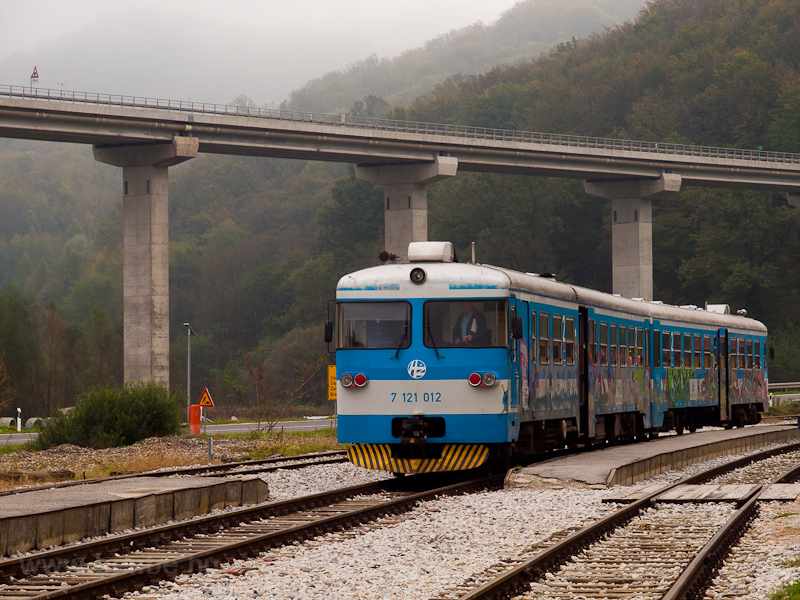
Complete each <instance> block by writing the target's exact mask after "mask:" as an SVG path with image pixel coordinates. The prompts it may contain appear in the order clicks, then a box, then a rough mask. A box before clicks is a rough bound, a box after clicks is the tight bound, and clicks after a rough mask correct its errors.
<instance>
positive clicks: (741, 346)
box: [739, 338, 747, 369]
mask: <svg viewBox="0 0 800 600" xmlns="http://www.w3.org/2000/svg"><path fill="white" fill-rule="evenodd" d="M746 360H747V355H746V354H745V353H744V338H739V368H740V369H744V368H745V366H746V362H745V361H746Z"/></svg>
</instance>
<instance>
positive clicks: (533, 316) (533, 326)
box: [531, 311, 536, 363]
mask: <svg viewBox="0 0 800 600" xmlns="http://www.w3.org/2000/svg"><path fill="white" fill-rule="evenodd" d="M531 362H532V363H535V362H536V311H532V312H531Z"/></svg>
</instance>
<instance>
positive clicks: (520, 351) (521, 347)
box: [516, 300, 531, 410]
mask: <svg viewBox="0 0 800 600" xmlns="http://www.w3.org/2000/svg"><path fill="white" fill-rule="evenodd" d="M517 315H518V316H519V317H520V318H521V319H522V337H521V338H520V339H518V340H516V344H517V349H516V355H517V356H516V361H517V371H516V377H517V384H516V388H517V394H518V395H517V398H518V403H519V404H520V405H521V406H522V409H523V410H530V407H531V399H530V386H529V382H530V376H529V374H530V371H529V369H530V365H531V359H530V353H531V348H530V347H529V346H528V340H529V339H530V320H531V314H530V311H529V310H528V303H527V302H525V301H523V300H518V301H517Z"/></svg>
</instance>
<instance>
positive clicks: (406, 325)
mask: <svg viewBox="0 0 800 600" xmlns="http://www.w3.org/2000/svg"><path fill="white" fill-rule="evenodd" d="M407 335H408V321H406V324H405V325H403V337H401V338H400V343H399V344H398V345H397V352H395V353H394V356H393V357H392V360H394V359H396V358H397V356H398V355H399V354H400V348H402V347H403V342H405V341H406V336H407Z"/></svg>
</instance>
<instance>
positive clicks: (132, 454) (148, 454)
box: [0, 436, 264, 480]
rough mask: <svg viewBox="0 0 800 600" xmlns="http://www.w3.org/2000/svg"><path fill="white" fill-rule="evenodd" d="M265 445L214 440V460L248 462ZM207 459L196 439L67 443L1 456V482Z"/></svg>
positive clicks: (203, 443)
mask: <svg viewBox="0 0 800 600" xmlns="http://www.w3.org/2000/svg"><path fill="white" fill-rule="evenodd" d="M263 443H264V442H263V441H261V440H257V439H254V440H247V439H233V438H220V439H214V442H213V460H214V462H215V463H219V462H230V461H235V460H246V459H248V458H250V454H251V453H253V452H254V451H255V450H257V449H258V448H259V446H260V445H263ZM207 460H208V441H207V440H206V439H198V438H196V437H193V436H181V437H178V436H169V437H164V438H149V439H146V440H142V441H141V442H138V443H136V444H134V445H132V446H127V447H124V448H105V449H101V450H95V449H91V448H80V447H78V446H73V445H70V444H64V445H62V446H57V447H55V448H51V449H49V450H43V451H40V452H28V451H26V450H19V451H16V452H9V453H8V454H3V455H0V480H2V479H5V480H9V479H19V474H26V473H28V474H31V477H30V478H31V479H35V478H36V477H41V475H43V474H47V473H52V474H53V475H57V474H59V475H57V478H58V479H63V478H65V477H64V475H63V473H64V472H67V471H69V472H72V473H74V476H75V477H76V478H79V479H82V478H83V477H84V476H85V477H87V478H88V477H97V476H102V475H105V474H107V473H104V472H103V471H144V470H152V469H160V468H166V467H169V466H188V465H203V464H206V462H207ZM34 474H35V475H34ZM4 475H5V477H4Z"/></svg>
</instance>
